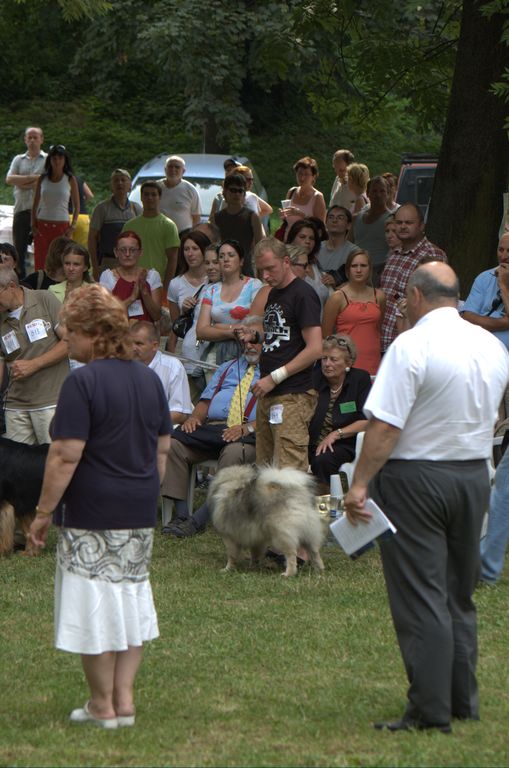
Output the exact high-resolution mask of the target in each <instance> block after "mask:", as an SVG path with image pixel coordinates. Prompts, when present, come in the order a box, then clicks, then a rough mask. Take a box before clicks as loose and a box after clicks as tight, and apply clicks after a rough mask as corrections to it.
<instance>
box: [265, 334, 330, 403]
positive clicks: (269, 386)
mask: <svg viewBox="0 0 509 768" xmlns="http://www.w3.org/2000/svg"><path fill="white" fill-rule="evenodd" d="M301 332H302V338H303V339H304V342H305V344H306V346H305V347H304V349H302V350H301V351H300V352H299V354H298V355H295V357H294V358H293V359H292V360H290V361H289V362H288V363H285V365H284V367H285V368H286V372H287V378H288V377H289V376H293V375H294V374H295V373H299V371H303V370H304V369H305V368H309V366H310V365H312V364H313V363H314V362H315V360H318V358H319V357H321V355H322V329H321V328H320V326H319V325H313V326H311V327H309V328H303V329H302V331H301ZM275 386H276V384H275V382H274V379H273V378H272V376H271V375H270V374H269V375H268V376H264V377H263V379H258V381H257V382H256V384H254V386H253V387H252V391H253V393H254V394H255V395H256V397H263V396H264V395H268V394H269V392H272V390H273V389H274V387H275Z"/></svg>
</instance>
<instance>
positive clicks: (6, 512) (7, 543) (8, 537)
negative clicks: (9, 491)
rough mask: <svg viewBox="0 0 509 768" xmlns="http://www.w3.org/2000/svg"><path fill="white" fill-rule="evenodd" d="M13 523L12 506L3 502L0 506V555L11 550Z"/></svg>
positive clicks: (14, 523)
mask: <svg viewBox="0 0 509 768" xmlns="http://www.w3.org/2000/svg"><path fill="white" fill-rule="evenodd" d="M15 525H16V520H15V517H14V507H12V506H11V505H10V504H8V503H7V502H4V503H3V504H2V506H1V507H0V557H1V556H3V555H8V554H9V553H10V552H12V550H13V547H14V529H15Z"/></svg>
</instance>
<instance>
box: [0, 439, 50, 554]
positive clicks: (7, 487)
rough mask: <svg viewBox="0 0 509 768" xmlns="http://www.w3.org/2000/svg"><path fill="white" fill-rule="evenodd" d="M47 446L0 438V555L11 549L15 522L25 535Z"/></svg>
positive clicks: (36, 499)
mask: <svg viewBox="0 0 509 768" xmlns="http://www.w3.org/2000/svg"><path fill="white" fill-rule="evenodd" d="M48 448H49V445H47V444H45V445H27V444H26V443H17V442H15V441H14V440H7V438H5V437H0V556H1V555H7V554H9V552H12V550H13V548H14V529H15V525H16V522H17V523H18V525H19V527H20V528H21V530H22V531H23V533H24V535H25V536H26V535H27V533H28V529H29V528H30V524H31V522H32V520H33V518H34V515H35V506H36V504H37V501H38V499H39V495H40V493H41V486H42V478H43V476H44V465H45V463H46V456H47V455H48Z"/></svg>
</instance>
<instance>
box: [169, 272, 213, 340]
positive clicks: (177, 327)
mask: <svg viewBox="0 0 509 768" xmlns="http://www.w3.org/2000/svg"><path fill="white" fill-rule="evenodd" d="M204 287H205V286H204V285H200V287H199V288H198V290H197V291H196V293H195V294H194V296H193V299H197V298H198V296H199V295H200V293H201V291H202V290H203V288H204ZM194 310H195V307H193V308H192V309H190V310H189V312H183V313H182V314H181V315H179V316H178V317H177V319H176V320H174V321H173V325H172V327H171V328H172V331H173V333H174V334H175V336H178V337H179V339H183V338H184V336H185V335H186V333H187V332H188V331H189V330H190V329H191V328H192V327H193V322H194Z"/></svg>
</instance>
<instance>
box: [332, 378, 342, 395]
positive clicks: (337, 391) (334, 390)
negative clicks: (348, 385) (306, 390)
mask: <svg viewBox="0 0 509 768" xmlns="http://www.w3.org/2000/svg"><path fill="white" fill-rule="evenodd" d="M343 384H344V382H343V381H342V382H341V384H340V385H339V387H338V388H337V389H332V387H331V388H330V393H331V395H337V394H339V393H340V392H341V390H342V389H343Z"/></svg>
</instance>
